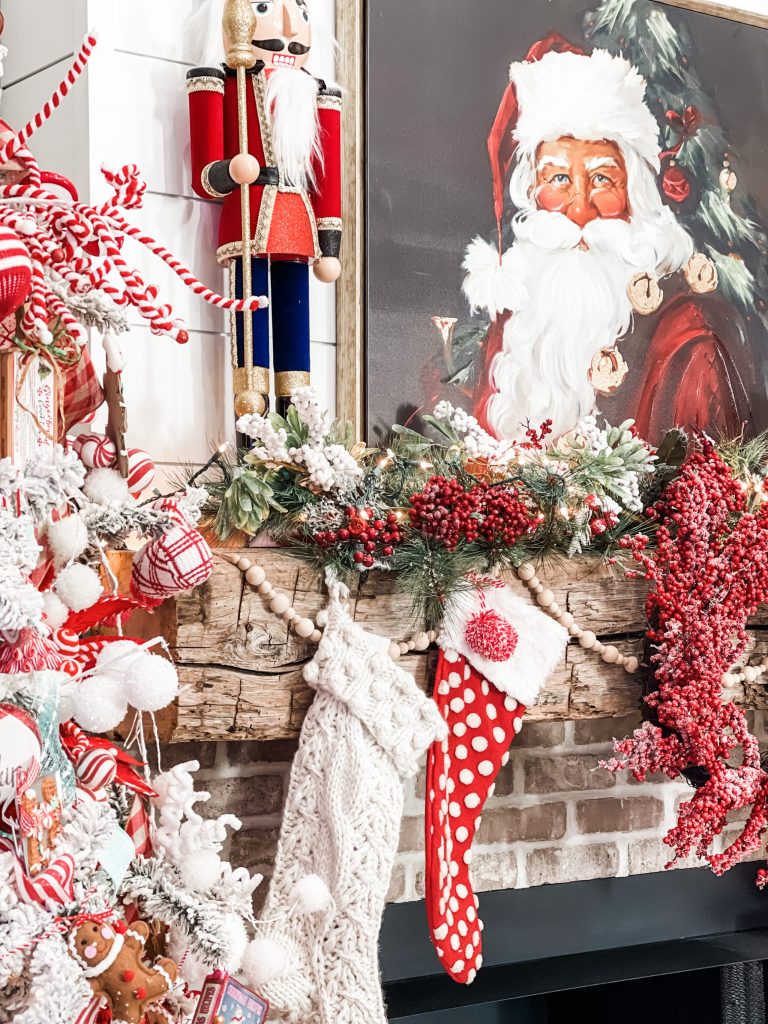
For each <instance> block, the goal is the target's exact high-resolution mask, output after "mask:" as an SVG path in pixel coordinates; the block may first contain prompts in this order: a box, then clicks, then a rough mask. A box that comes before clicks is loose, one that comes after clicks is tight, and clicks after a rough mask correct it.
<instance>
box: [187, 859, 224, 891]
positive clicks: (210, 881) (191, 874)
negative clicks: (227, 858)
mask: <svg viewBox="0 0 768 1024" xmlns="http://www.w3.org/2000/svg"><path fill="white" fill-rule="evenodd" d="M223 867H224V865H223V863H222V860H221V857H219V855H218V853H216V851H215V850H197V851H196V852H195V853H190V854H187V855H186V857H184V859H183V861H182V862H181V864H180V865H179V870H180V871H181V877H182V879H183V880H184V884H185V885H186V886H187V888H188V889H192V891H193V892H207V891H208V890H209V889H211V888H212V887H213V886H214V885H215V884H216V883H217V882H218V880H219V879H220V878H221V871H222V868H223Z"/></svg>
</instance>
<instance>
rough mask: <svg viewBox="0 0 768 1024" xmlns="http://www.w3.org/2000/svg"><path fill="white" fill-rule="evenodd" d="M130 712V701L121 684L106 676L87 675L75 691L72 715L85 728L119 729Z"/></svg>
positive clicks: (100, 730) (89, 730)
mask: <svg viewBox="0 0 768 1024" xmlns="http://www.w3.org/2000/svg"><path fill="white" fill-rule="evenodd" d="M127 712H128V703H127V701H126V699H125V697H124V696H123V693H122V690H121V687H120V684H119V683H118V682H116V681H115V680H114V679H109V678H108V677H107V676H99V675H93V676H88V677H87V678H85V679H83V680H82V682H80V683H78V684H77V687H76V689H75V691H74V693H73V694H72V715H73V718H74V719H75V721H76V722H77V724H78V725H79V726H80V727H81V728H83V729H85V730H86V732H109V731H110V730H111V729H116V728H117V727H118V725H120V723H121V722H122V720H123V719H124V718H125V716H126V714H127Z"/></svg>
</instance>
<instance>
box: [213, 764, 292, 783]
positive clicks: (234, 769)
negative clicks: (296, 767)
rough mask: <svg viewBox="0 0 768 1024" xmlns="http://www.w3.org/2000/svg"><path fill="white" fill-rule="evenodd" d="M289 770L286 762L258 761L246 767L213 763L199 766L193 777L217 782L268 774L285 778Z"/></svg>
mask: <svg viewBox="0 0 768 1024" xmlns="http://www.w3.org/2000/svg"><path fill="white" fill-rule="evenodd" d="M290 772H291V766H290V764H289V763H288V762H285V761H258V762H256V763H254V764H252V765H248V766H247V767H245V766H240V765H227V766H225V767H222V768H219V767H217V766H216V765H214V766H213V768H201V769H200V771H199V772H195V778H196V779H200V780H201V781H202V782H219V781H224V780H227V779H256V778H259V777H260V776H261V777H264V778H266V777H267V776H270V775H277V776H279V777H280V778H286V777H287V776H288V775H290Z"/></svg>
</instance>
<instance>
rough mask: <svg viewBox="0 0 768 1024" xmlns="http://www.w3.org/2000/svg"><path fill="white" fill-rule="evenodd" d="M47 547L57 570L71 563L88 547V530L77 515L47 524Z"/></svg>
mask: <svg viewBox="0 0 768 1024" xmlns="http://www.w3.org/2000/svg"><path fill="white" fill-rule="evenodd" d="M46 534H47V537H48V547H49V548H50V549H51V554H52V555H53V561H54V564H55V565H56V567H57V568H61V566H63V565H66V564H67V563H68V562H73V561H74V560H75V559H76V558H79V557H80V555H82V553H83V552H84V551H85V549H86V548H87V547H88V530H87V529H86V526H85V523H84V522H83V520H82V519H81V518H80V516H78V515H71V516H66V517H65V518H64V519H59V520H58V522H55V523H53V522H51V523H48V527H47V529H46Z"/></svg>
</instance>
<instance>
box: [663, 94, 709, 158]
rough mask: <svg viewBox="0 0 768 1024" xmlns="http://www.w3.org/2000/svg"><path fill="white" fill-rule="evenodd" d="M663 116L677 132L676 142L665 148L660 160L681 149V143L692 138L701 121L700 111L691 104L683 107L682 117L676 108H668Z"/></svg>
mask: <svg viewBox="0 0 768 1024" xmlns="http://www.w3.org/2000/svg"><path fill="white" fill-rule="evenodd" d="M665 117H666V120H667V124H668V125H669V126H670V127H671V128H672V130H673V131H675V132H677V142H676V143H675V145H674V146H673V147H672V148H671V149H667V150H665V151H664V152H663V153H661V154H660V158H661V159H662V160H663V159H664V158H665V157H669V156H676V155H677V154H678V153H679V152H680V150H681V149H682V147H683V143H685V142H687V141H688V139H692V138H693V136H694V135H695V134H696V132H697V131H698V130H699V128H700V127H701V121H702V117H701V113H700V111H699V110H698V109H697V108H696V107H694V106H693V105H692V104H691V105H689V106H687V107H686V108H685V110H684V111H683V115H682V117H681V116H680V114H678V112H677V111H676V110H668V111H667V113H666V115H665Z"/></svg>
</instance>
